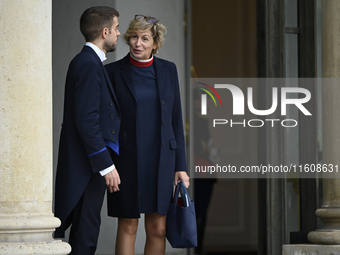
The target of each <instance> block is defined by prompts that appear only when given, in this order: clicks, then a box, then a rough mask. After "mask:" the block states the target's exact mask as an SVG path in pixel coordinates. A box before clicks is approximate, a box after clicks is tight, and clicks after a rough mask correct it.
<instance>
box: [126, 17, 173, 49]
mask: <svg viewBox="0 0 340 255" xmlns="http://www.w3.org/2000/svg"><path fill="white" fill-rule="evenodd" d="M136 16H137V15H136ZM138 16H141V17H142V18H138V19H136V18H135V19H133V20H131V21H130V24H129V27H128V29H127V30H126V32H125V34H124V36H123V38H124V40H125V42H126V44H127V45H129V41H130V37H131V36H132V35H134V34H135V33H136V31H139V32H145V31H148V30H151V34H152V38H153V40H154V41H155V43H156V44H157V47H156V48H155V49H153V50H152V54H153V55H155V54H157V52H158V50H159V49H160V48H161V47H162V46H163V44H164V41H165V39H164V35H165V34H166V27H165V26H164V25H163V24H161V23H159V22H158V21H157V20H156V19H155V18H152V17H150V16H143V15H138Z"/></svg>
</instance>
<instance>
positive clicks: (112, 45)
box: [103, 17, 120, 52]
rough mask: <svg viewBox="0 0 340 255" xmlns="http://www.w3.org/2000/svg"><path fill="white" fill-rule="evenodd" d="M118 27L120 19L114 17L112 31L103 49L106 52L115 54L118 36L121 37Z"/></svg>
mask: <svg viewBox="0 0 340 255" xmlns="http://www.w3.org/2000/svg"><path fill="white" fill-rule="evenodd" d="M118 26H119V23H118V18H117V17H113V25H112V27H111V31H110V32H109V34H108V36H107V37H106V39H105V41H104V44H103V49H104V50H105V51H106V52H113V51H115V49H116V45H117V40H118V36H119V35H120V32H119V30H118Z"/></svg>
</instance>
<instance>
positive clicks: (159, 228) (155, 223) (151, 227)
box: [145, 216, 166, 238]
mask: <svg viewBox="0 0 340 255" xmlns="http://www.w3.org/2000/svg"><path fill="white" fill-rule="evenodd" d="M165 219H166V218H165V216H164V218H159V217H157V218H149V219H148V220H147V221H146V222H145V231H146V234H147V235H148V236H153V237H158V238H165V233H166V229H165V225H166V224H165V222H166V220H165Z"/></svg>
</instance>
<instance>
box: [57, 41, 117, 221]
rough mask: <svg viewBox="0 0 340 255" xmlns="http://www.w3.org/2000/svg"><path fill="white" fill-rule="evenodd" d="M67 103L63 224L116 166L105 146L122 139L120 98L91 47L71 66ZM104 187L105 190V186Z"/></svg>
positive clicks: (60, 177)
mask: <svg viewBox="0 0 340 255" xmlns="http://www.w3.org/2000/svg"><path fill="white" fill-rule="evenodd" d="M64 100H65V101H64V116H63V124H62V130H61V135H60V144H59V155H58V166H57V175H56V187H55V216H56V217H58V218H59V219H60V220H61V221H62V223H63V222H64V221H65V220H66V218H67V217H68V215H69V214H70V212H71V211H72V210H73V208H74V207H75V205H76V204H77V202H78V201H79V199H80V197H81V196H82V194H83V192H84V190H85V188H86V186H87V184H88V182H89V180H90V179H91V177H92V175H93V174H95V173H98V172H99V171H100V170H103V169H105V168H107V167H109V166H111V165H112V164H113V160H112V158H111V155H110V153H109V151H108V149H107V148H106V145H105V142H104V140H107V141H110V142H113V143H116V144H117V139H118V135H119V128H120V111H119V107H118V104H117V101H116V97H115V94H114V91H113V88H112V85H111V83H110V79H109V78H108V76H107V73H106V70H105V68H104V66H103V64H102V62H101V61H100V59H99V57H98V56H97V54H96V53H95V52H94V50H93V49H92V48H91V47H88V46H84V48H83V49H82V51H81V52H80V53H79V54H78V55H77V56H76V57H75V58H74V59H73V60H72V61H71V63H70V65H69V69H68V72H67V77H66V84H65V98H64ZM103 178H104V177H103ZM103 185H104V189H105V188H106V186H105V181H104V182H103ZM67 227H68V226H65V228H67Z"/></svg>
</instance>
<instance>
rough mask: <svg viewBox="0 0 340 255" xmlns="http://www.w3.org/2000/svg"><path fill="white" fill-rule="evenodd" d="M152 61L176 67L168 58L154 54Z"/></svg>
mask: <svg viewBox="0 0 340 255" xmlns="http://www.w3.org/2000/svg"><path fill="white" fill-rule="evenodd" d="M154 61H155V62H156V63H158V64H161V65H164V66H167V67H170V68H176V65H175V63H174V62H171V61H169V60H166V59H163V58H158V57H156V56H154Z"/></svg>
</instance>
